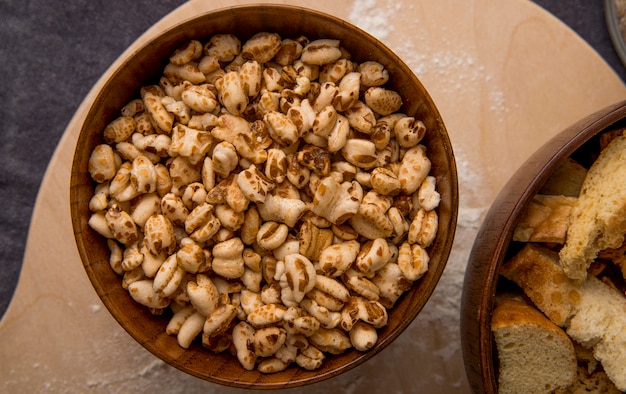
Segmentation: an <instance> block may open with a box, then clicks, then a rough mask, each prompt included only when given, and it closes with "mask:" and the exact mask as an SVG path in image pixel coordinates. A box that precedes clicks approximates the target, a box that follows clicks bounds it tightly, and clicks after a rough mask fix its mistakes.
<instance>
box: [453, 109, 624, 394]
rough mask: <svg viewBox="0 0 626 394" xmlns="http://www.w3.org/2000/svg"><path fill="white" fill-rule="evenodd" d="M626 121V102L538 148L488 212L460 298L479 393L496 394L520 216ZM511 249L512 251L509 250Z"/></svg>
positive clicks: (470, 369) (467, 354)
mask: <svg viewBox="0 0 626 394" xmlns="http://www.w3.org/2000/svg"><path fill="white" fill-rule="evenodd" d="M624 119H626V101H624V102H620V103H617V104H614V105H612V106H609V107H607V108H604V109H602V110H600V111H598V112H596V113H594V114H592V115H589V116H587V117H585V118H584V119H582V120H580V121H578V122H576V123H575V124H573V125H572V126H570V127H568V128H567V129H565V130H563V131H562V132H560V133H559V134H557V135H556V136H555V137H553V138H552V139H551V140H549V141H548V142H547V143H545V144H544V145H543V146H542V147H541V148H540V149H539V150H537V151H536V152H535V153H534V154H533V155H532V156H531V157H530V158H529V159H528V160H527V161H526V162H525V163H524V164H523V165H522V166H521V167H520V168H519V169H518V170H517V172H515V174H514V175H513V177H511V179H510V180H509V181H508V182H507V184H506V185H505V186H504V188H503V189H502V190H501V192H500V193H499V194H498V197H497V198H496V200H495V202H494V203H493V205H492V206H491V208H490V209H489V212H488V213H487V216H486V217H485V220H484V222H483V225H482V227H481V228H480V230H479V232H478V235H477V236H476V240H475V242H474V245H473V248H472V251H471V253H470V258H469V262H468V266H467V271H466V274H465V281H464V284H463V295H462V300H461V337H462V348H463V358H464V362H465V371H466V374H467V377H468V380H469V383H470V385H471V387H472V390H473V391H474V392H475V393H487V394H489V393H497V383H496V382H497V367H496V365H497V363H495V362H494V361H495V358H496V357H497V354H496V349H495V346H494V344H493V338H492V333H491V316H492V312H493V308H494V301H495V298H494V297H495V294H496V289H497V286H498V276H499V270H500V266H501V265H502V264H503V262H504V261H506V259H507V258H508V257H510V253H511V250H512V246H513V245H512V242H511V238H512V236H513V231H514V229H515V226H516V225H517V222H518V219H519V217H520V213H521V212H523V211H524V210H525V209H526V207H527V206H528V204H529V203H530V201H531V200H532V198H533V197H534V196H535V194H537V192H538V191H539V190H540V189H541V187H542V186H543V185H544V183H545V182H546V181H547V179H548V177H549V176H550V175H551V174H552V173H553V172H554V170H555V169H556V168H557V167H558V166H559V164H561V163H562V161H563V160H565V159H566V158H568V157H573V158H575V159H576V160H577V161H578V162H580V163H581V164H583V165H585V166H587V167H588V166H589V165H591V163H592V161H593V160H594V159H595V157H597V154H598V152H599V141H598V140H599V136H600V134H602V132H603V131H605V130H606V129H607V128H609V127H611V126H612V125H616V124H617V123H620V125H622V126H623V125H625V124H624ZM510 248H511V249H510Z"/></svg>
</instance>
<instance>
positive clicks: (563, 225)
mask: <svg viewBox="0 0 626 394" xmlns="http://www.w3.org/2000/svg"><path fill="white" fill-rule="evenodd" d="M576 200H577V198H576V197H566V196H562V195H545V194H537V195H536V196H535V197H534V198H533V199H532V200H531V202H530V204H529V206H528V208H526V211H525V212H524V213H523V214H522V216H521V218H520V221H519V222H518V224H517V226H516V227H515V231H514V232H513V241H519V242H547V243H556V244H562V243H564V242H565V234H567V228H568V227H569V218H570V214H571V212H572V208H573V207H574V205H575V204H576Z"/></svg>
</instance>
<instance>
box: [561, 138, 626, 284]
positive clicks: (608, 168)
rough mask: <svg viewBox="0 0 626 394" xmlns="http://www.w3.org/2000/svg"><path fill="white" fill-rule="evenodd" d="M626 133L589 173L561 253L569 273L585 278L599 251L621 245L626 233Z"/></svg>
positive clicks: (615, 140) (565, 268) (562, 264)
mask: <svg viewBox="0 0 626 394" xmlns="http://www.w3.org/2000/svg"><path fill="white" fill-rule="evenodd" d="M624 212H626V136H619V137H615V138H614V139H613V140H611V142H610V143H609V144H608V145H607V146H606V147H605V148H604V149H603V150H602V151H601V152H600V155H599V156H598V158H597V159H596V160H595V161H594V163H593V165H592V166H591V168H589V171H588V172H587V176H586V177H585V180H584V182H583V184H582V187H581V190H580V194H579V196H578V201H577V203H576V205H575V206H574V208H573V210H572V215H571V218H570V226H569V228H568V230H567V238H566V241H565V244H564V246H563V248H562V249H561V251H560V252H559V260H560V264H561V266H562V267H563V270H564V271H565V274H566V275H567V276H568V277H570V278H572V279H574V280H576V281H582V280H584V279H585V278H586V277H587V268H589V265H590V264H591V262H592V261H593V260H594V259H595V258H596V256H597V254H598V252H599V251H601V250H603V249H606V248H617V247H619V246H620V245H621V244H622V242H623V241H624V234H626V215H625V214H624Z"/></svg>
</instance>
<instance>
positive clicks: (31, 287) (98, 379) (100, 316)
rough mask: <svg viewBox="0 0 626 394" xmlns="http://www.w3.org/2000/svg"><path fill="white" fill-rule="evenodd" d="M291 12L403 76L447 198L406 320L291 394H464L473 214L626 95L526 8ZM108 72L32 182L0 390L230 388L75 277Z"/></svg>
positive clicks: (5, 324)
mask: <svg viewBox="0 0 626 394" xmlns="http://www.w3.org/2000/svg"><path fill="white" fill-rule="evenodd" d="M274 2H275V3H276V2H278V3H287V2H286V1H274ZM242 3H243V2H240V1H235V0H223V1H211V2H209V1H204V2H203V1H191V2H189V3H187V4H185V5H183V6H182V7H181V8H179V9H177V10H175V11H174V12H172V13H171V14H170V15H168V16H166V17H165V18H164V19H163V20H161V21H160V22H158V23H157V24H156V25H155V26H154V27H152V28H151V29H150V30H148V31H147V32H146V33H145V34H144V35H143V36H142V37H141V38H140V39H139V40H138V41H137V43H135V44H133V46H131V48H129V49H128V51H127V52H125V54H128V53H130V51H132V48H133V47H134V46H136V45H138V44H139V43H141V42H144V41H145V40H147V39H149V37H151V36H153V35H155V34H156V33H157V32H159V31H160V30H162V29H163V28H164V27H167V26H170V25H172V24H174V23H176V22H177V21H180V20H183V19H185V18H187V17H190V16H191V15H194V14H195V13H198V12H202V11H206V10H210V9H217V8H222V7H227V6H231V5H234V4H242ZM299 5H302V6H306V7H310V8H315V9H319V10H321V11H325V12H328V13H331V14H334V15H337V16H340V17H342V18H344V19H346V20H348V21H350V22H352V23H353V24H356V25H358V26H360V27H361V28H363V29H365V30H367V31H368V32H370V33H371V34H373V35H374V36H376V37H377V38H379V39H381V40H382V41H383V42H385V43H387V45H388V46H389V47H390V48H391V49H393V50H394V51H396V52H397V53H398V54H399V55H400V57H401V58H403V59H404V60H405V62H406V63H407V64H409V66H411V67H412V68H413V70H414V71H415V73H416V74H417V75H418V77H420V79H421V80H422V82H423V84H424V86H425V87H426V88H427V89H428V90H429V92H430V93H431V96H432V97H433V99H434V101H435V103H437V105H438V107H439V109H440V112H441V114H442V116H443V118H444V121H445V123H446V126H447V128H448V132H449V134H450V138H451V140H452V144H453V146H454V149H455V153H456V156H457V165H458V171H459V181H460V196H461V202H460V212H459V213H460V215H459V226H458V230H457V237H456V241H455V247H454V249H453V251H452V255H451V258H450V261H449V263H448V266H447V267H446V271H445V272H444V275H443V277H442V279H441V282H440V284H439V286H438V288H437V290H436V291H435V293H434V295H433V297H432V298H431V300H430V301H429V302H428V304H427V305H426V308H425V309H424V310H423V312H422V313H421V314H420V315H419V316H418V318H417V319H416V320H415V321H414V322H413V323H412V324H411V325H410V326H409V328H408V329H407V330H406V331H405V332H404V333H403V335H401V336H400V337H399V339H397V340H396V342H394V343H393V344H392V345H390V346H389V347H388V348H387V349H385V350H384V351H383V352H382V353H381V354H380V355H378V356H377V357H374V358H373V359H372V360H370V361H368V362H367V363H365V364H364V365H361V366H359V367H357V368H355V369H353V370H351V371H349V372H348V373H346V374H344V375H342V376H339V377H337V378H334V379H332V380H330V381H325V382H322V383H319V384H316V385H313V386H307V387H304V388H301V389H298V390H299V392H300V391H302V392H310V393H313V392H320V391H325V390H331V389H332V390H333V391H334V392H345V393H352V392H364V393H365V392H383V390H384V392H433V393H435V392H436V393H439V392H461V393H463V392H469V388H468V385H467V382H466V378H465V372H464V369H463V360H462V354H461V341H460V335H461V334H460V333H459V309H458V308H459V304H460V298H461V290H462V282H463V274H464V270H465V266H466V262H467V257H468V255H469V250H470V248H471V245H472V241H473V239H474V236H475V234H476V231H477V229H478V227H479V225H480V223H481V220H482V217H483V215H484V213H485V212H486V210H487V209H488V207H489V205H490V203H491V202H492V201H493V199H494V198H495V196H496V195H497V193H498V191H499V190H500V188H501V187H502V186H503V185H504V183H505V182H506V180H507V179H508V178H509V177H510V175H511V174H512V173H513V172H514V171H515V170H516V169H517V167H518V166H519V165H520V164H521V163H522V162H523V161H524V160H525V159H526V158H527V157H528V156H529V155H530V154H531V153H532V152H533V151H534V150H535V149H537V148H538V147H539V146H540V145H541V144H542V143H543V142H545V141H546V140H548V139H549V138H550V137H551V136H552V135H554V134H555V133H557V132H558V131H560V130H561V129H563V128H565V127H566V126H568V125H570V124H571V123H573V122H574V121H576V120H578V119H579V118H581V117H583V116H585V115H587V114H589V113H592V112H594V111H596V110H598V109H600V108H602V107H604V106H606V105H609V104H612V103H614V102H617V101H619V100H622V99H624V98H626V87H624V85H623V84H622V82H621V81H620V79H619V78H618V77H617V76H616V75H615V74H614V73H613V71H612V70H611V69H610V68H609V66H608V65H607V64H606V63H605V62H604V61H603V60H602V59H601V58H600V57H599V56H598V55H597V54H596V53H595V52H594V51H593V50H592V49H591V48H590V47H589V46H587V44H585V43H584V42H583V41H582V40H581V39H580V38H579V37H578V36H577V35H575V33H573V32H572V31H571V30H569V29H568V28H567V27H566V26H565V25H563V24H562V23H561V22H560V21H558V20H557V19H555V18H554V17H553V16H551V15H549V14H548V13H546V12H545V11H543V10H542V9H540V8H539V7H537V6H536V5H534V4H533V3H531V2H529V1H526V0H467V1H458V0H422V1H419V2H413V1H410V0H404V1H398V0H395V1H388V0H378V1H374V0H365V1H355V2H354V3H353V2H352V1H327V0H316V1H312V0H307V1H300V2H299ZM123 57H124V55H122V58H123ZM117 63H119V60H118V61H117V62H116V63H115V64H117ZM115 64H114V65H112V68H113V67H115ZM112 68H111V69H112ZM111 69H110V70H111ZM110 70H109V71H108V72H107V73H106V74H105V75H104V76H103V78H102V79H101V80H100V82H98V84H96V86H94V89H93V90H92V91H91V93H90V94H89V95H88V96H87V97H86V98H85V101H84V102H83V104H82V105H81V106H80V108H79V109H78V111H77V112H76V114H75V116H74V118H73V119H72V121H71V122H70V124H69V126H68V128H67V130H66V132H65V134H64V136H63V138H62V140H61V142H60V144H59V146H58V148H57V150H56V152H55V155H54V157H53V159H52V161H51V162H50V165H49V167H48V171H47V173H46V176H45V178H44V180H43V183H42V185H41V189H40V192H39V196H38V199H37V203H36V207H35V210H34V214H33V218H32V222H31V228H30V233H29V238H28V243H27V247H26V253H25V257H24V265H23V269H22V272H21V276H20V280H19V284H18V287H17V290H16V293H15V296H14V299H13V301H12V304H11V305H10V307H9V309H8V311H7V313H6V314H5V316H4V318H3V319H2V321H0V392H43V391H52V392H85V391H87V390H89V391H90V392H95V393H99V392H107V393H111V392H153V391H155V392H185V393H195V392H198V393H200V392H202V393H205V392H213V393H234V392H239V391H241V390H237V389H232V388H228V387H222V386H219V385H215V384H212V383H208V382H205V381H202V380H199V379H197V378H194V377H191V376H187V375H185V374H184V373H182V372H179V371H178V370H176V369H174V368H171V367H169V366H168V365H166V364H164V363H162V362H160V361H159V360H157V359H155V358H154V357H153V356H152V355H151V354H150V353H148V352H147V351H145V350H144V349H143V348H142V347H141V346H140V345H139V344H137V343H136V342H134V340H133V339H132V338H131V337H130V336H129V335H128V334H126V332H124V331H123V330H122V329H121V328H120V327H119V326H118V325H117V323H116V322H115V320H114V319H113V318H112V317H111V315H110V314H109V313H108V312H107V310H106V309H105V308H104V306H103V305H102V304H101V302H100V301H99V299H98V298H97V296H96V293H95V292H94V290H93V289H92V288H91V284H90V282H89V280H88V278H87V276H86V274H85V272H84V270H83V267H82V265H81V262H80V259H79V256H78V252H77V250H76V246H75V243H74V239H73V234H72V227H71V222H70V213H69V190H68V188H69V178H70V165H71V160H72V156H73V151H74V144H75V142H76V139H77V133H78V130H79V126H80V124H81V122H82V120H83V118H84V116H85V113H86V111H87V107H88V104H89V102H90V100H91V99H92V98H93V96H94V92H95V91H96V90H97V89H98V86H99V85H101V83H102V81H103V80H104V78H105V77H106V76H107V75H108V73H109V72H110Z"/></svg>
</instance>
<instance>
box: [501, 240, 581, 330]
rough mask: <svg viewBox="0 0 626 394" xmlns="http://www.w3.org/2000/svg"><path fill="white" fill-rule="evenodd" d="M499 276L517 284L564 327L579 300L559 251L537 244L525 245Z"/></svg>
mask: <svg viewBox="0 0 626 394" xmlns="http://www.w3.org/2000/svg"><path fill="white" fill-rule="evenodd" d="M500 274H501V275H502V276H504V277H505V278H507V279H509V280H511V281H513V282H515V283H517V285H518V286H519V287H520V288H521V289H522V290H524V292H525V293H526V295H527V296H528V297H529V298H530V299H531V300H532V302H533V303H534V304H535V305H536V306H537V308H539V310H541V311H542V312H543V313H544V314H545V315H546V316H548V317H549V318H550V320H552V321H553V322H554V323H555V324H557V325H558V326H560V327H564V326H565V324H566V322H567V321H568V320H569V319H570V318H571V316H572V315H573V313H574V310H575V308H576V304H577V303H578V302H579V301H580V291H579V289H578V286H576V284H575V282H574V281H572V280H571V279H569V278H568V277H567V276H565V273H564V272H563V269H562V268H561V267H560V266H559V259H558V255H557V253H556V252H554V251H552V250H550V249H548V248H546V247H543V246H541V245H536V244H531V243H529V244H526V245H524V247H523V248H522V249H521V250H520V251H519V252H518V253H517V254H516V255H515V256H513V257H512V258H511V259H510V260H509V261H508V262H506V263H505V264H504V265H502V267H501V269H500Z"/></svg>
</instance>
